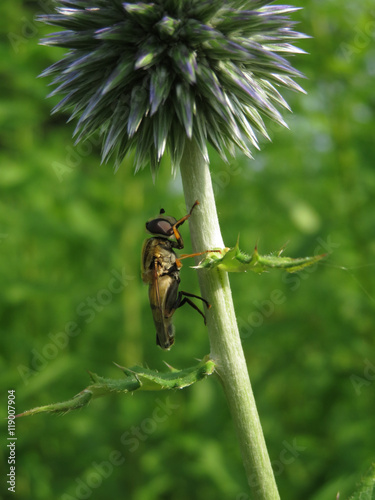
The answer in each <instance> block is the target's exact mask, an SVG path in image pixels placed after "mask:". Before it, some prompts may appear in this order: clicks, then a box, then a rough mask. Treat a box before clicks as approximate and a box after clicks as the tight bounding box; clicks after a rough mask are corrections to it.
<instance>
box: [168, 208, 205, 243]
mask: <svg viewBox="0 0 375 500" xmlns="http://www.w3.org/2000/svg"><path fill="white" fill-rule="evenodd" d="M197 205H199V201H198V200H197V201H196V202H195V203H194V205H193V206H192V207H191V209H190V212H189V213H188V214H186V215H184V216H183V217H182V219H180V220H178V221H177V222H176V224H174V226H172V229H173V234H174V236H175V238H176V241H177V248H180V249H181V248H184V240H183V239H182V236H181V234H180V231H179V230H178V229H177V228H178V227H180V226H181V224H183V223H184V222H185V221H186V220H187V219H188V218H189V217H190V216H191V213H192V211H193V209H194V208H195V207H196V206H197Z"/></svg>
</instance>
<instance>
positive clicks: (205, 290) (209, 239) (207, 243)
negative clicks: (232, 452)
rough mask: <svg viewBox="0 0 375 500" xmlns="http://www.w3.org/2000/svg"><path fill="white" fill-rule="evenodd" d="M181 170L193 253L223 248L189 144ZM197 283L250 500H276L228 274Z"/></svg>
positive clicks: (206, 178) (202, 170)
mask: <svg viewBox="0 0 375 500" xmlns="http://www.w3.org/2000/svg"><path fill="white" fill-rule="evenodd" d="M180 170H181V177H182V183H183V188H184V194H185V201H186V206H187V209H189V210H190V208H191V207H192V205H193V203H194V201H195V200H199V203H200V206H199V207H197V209H196V210H194V211H193V214H192V216H191V218H190V219H189V224H190V233H191V240H192V246H193V251H194V252H200V251H203V250H209V249H214V248H218V247H219V248H222V247H224V244H223V239H222V236H221V232H220V227H219V221H218V217H217V211H216V204H215V198H214V193H213V188H212V182H211V174H210V170H209V167H208V165H207V164H206V163H205V161H204V159H203V157H202V154H201V152H200V150H199V148H198V146H197V145H196V143H195V142H194V141H189V142H188V141H187V142H186V145H185V150H184V155H183V158H182V161H181V166H180ZM198 277H199V284H200V288H201V293H202V296H203V297H204V298H205V299H207V300H208V301H209V303H210V304H211V305H212V308H211V309H210V310H209V311H207V329H208V334H209V339H210V345H211V353H210V355H211V357H212V359H213V360H214V361H215V363H216V364H217V373H218V375H219V377H220V380H221V382H222V385H223V387H224V391H225V394H226V397H227V400H228V405H229V408H230V411H231V414H232V418H233V421H234V424H235V427H236V430H237V435H238V439H239V443H240V448H241V453H242V459H243V463H244V467H245V470H246V474H247V478H248V482H249V485H250V488H251V492H252V495H253V498H254V499H256V500H277V499H279V498H280V497H279V493H278V490H277V486H276V482H275V478H274V475H273V471H272V467H271V462H270V459H269V456H268V452H267V447H266V443H265V440H264V436H263V431H262V427H261V424H260V420H259V416H258V412H257V409H256V404H255V400H254V395H253V392H252V389H251V385H250V379H249V375H248V371H247V366H246V361H245V357H244V353H243V350H242V345H241V339H240V335H239V331H238V326H237V320H236V316H235V312H234V306H233V300H232V293H231V289H230V285H229V279H228V274H227V273H226V272H223V271H219V270H218V269H214V270H210V271H208V270H204V269H202V270H199V272H198Z"/></svg>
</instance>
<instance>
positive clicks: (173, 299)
mask: <svg viewBox="0 0 375 500" xmlns="http://www.w3.org/2000/svg"><path fill="white" fill-rule="evenodd" d="M197 205H199V202H198V201H196V202H195V203H194V205H193V206H192V207H191V210H190V212H189V213H188V214H186V215H185V216H184V217H182V218H181V219H179V220H176V219H175V218H174V217H169V216H166V215H164V213H165V211H164V210H163V209H161V210H160V213H159V215H158V216H157V217H156V218H154V219H150V220H149V221H147V222H146V230H147V231H148V232H149V233H151V234H152V235H153V236H152V237H151V238H149V239H147V240H146V241H145V242H144V244H143V248H142V280H143V281H144V282H145V283H148V284H149V289H148V295H149V300H150V306H151V310H152V316H153V318H154V323H155V327H156V343H157V345H159V346H160V347H161V348H162V349H170V348H171V347H172V345H173V343H174V327H173V325H172V316H173V314H174V312H175V310H176V309H178V308H179V307H181V306H183V305H184V304H189V305H190V306H191V307H193V308H194V309H195V310H196V311H198V312H199V314H201V315H202V316H203V319H204V322H205V323H206V317H205V315H204V314H203V312H202V311H201V310H200V309H199V308H198V307H197V306H196V305H195V304H194V302H192V301H191V300H190V298H189V297H195V298H196V299H200V300H202V302H204V303H205V304H206V306H207V307H208V308H210V307H211V306H210V304H209V303H208V302H207V301H206V300H205V299H203V298H202V297H199V296H198V295H194V294H192V293H188V292H183V291H179V290H178V287H179V284H180V269H181V267H182V264H181V259H184V258H186V257H193V256H195V255H200V254H191V255H183V256H181V257H180V258H177V255H176V254H175V252H174V248H178V249H182V248H184V241H183V239H182V236H181V233H180V231H179V230H178V228H179V227H180V226H181V225H182V224H183V223H184V222H185V221H186V220H187V219H188V218H189V217H190V215H191V213H192V211H193V210H194V208H195V207H196V206H197ZM172 237H174V238H175V240H176V241H174V240H170V238H172Z"/></svg>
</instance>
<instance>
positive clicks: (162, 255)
mask: <svg viewBox="0 0 375 500" xmlns="http://www.w3.org/2000/svg"><path fill="white" fill-rule="evenodd" d="M155 266H156V272H157V275H158V276H160V275H162V274H165V273H167V272H168V271H169V270H171V268H173V267H176V254H175V253H174V251H173V247H172V243H171V242H170V241H169V240H168V239H166V238H159V237H158V238H149V239H147V240H146V241H145V242H144V244H143V248H142V261H141V268H142V279H143V281H144V282H145V283H150V282H151V280H152V277H153V275H154V272H155Z"/></svg>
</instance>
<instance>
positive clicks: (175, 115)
mask: <svg viewBox="0 0 375 500" xmlns="http://www.w3.org/2000/svg"><path fill="white" fill-rule="evenodd" d="M272 3H273V2H270V1H266V0H247V1H246V0H242V1H239V0H153V1H152V2H149V1H143V2H121V1H120V0H92V1H91V2H88V1H85V0H60V1H58V2H57V7H56V13H55V14H46V15H42V16H39V20H41V21H43V22H45V23H48V24H52V25H56V26H59V27H62V28H63V29H64V30H63V31H60V32H58V33H52V34H50V35H49V36H48V37H47V38H46V39H43V40H42V41H41V43H42V44H45V45H54V46H59V47H64V48H67V49H68V52H67V54H66V55H65V57H64V58H63V59H61V60H60V61H58V62H56V63H55V64H53V65H52V66H51V67H49V68H48V69H47V70H46V71H44V72H43V73H42V76H47V75H52V76H53V77H54V78H53V82H52V83H53V84H55V85H57V87H56V88H55V90H54V91H53V92H52V93H51V94H50V95H54V94H64V97H63V99H62V100H61V101H60V102H59V104H58V105H57V106H56V107H55V108H54V109H53V112H57V111H61V110H64V111H69V112H70V113H71V116H70V119H73V118H78V123H77V127H76V130H75V135H76V136H77V142H78V141H79V140H81V139H86V138H87V137H89V136H90V135H91V134H92V133H94V132H96V131H99V132H100V134H101V135H102V136H103V149H102V160H103V161H105V162H107V161H108V159H109V158H110V157H111V156H112V155H113V156H114V157H115V164H116V167H118V166H119V165H120V163H121V161H122V160H123V158H124V157H125V155H126V154H127V153H128V152H129V151H131V150H133V149H134V150H135V153H136V155H135V157H136V170H138V169H140V168H143V167H144V166H145V165H146V164H148V163H149V164H150V166H151V170H152V171H153V172H155V171H156V170H157V168H158V166H159V164H160V160H161V158H162V157H163V155H164V153H165V152H166V151H169V154H170V158H171V164H172V169H173V170H174V169H175V168H176V167H178V165H179V162H180V159H181V156H182V153H183V150H184V144H185V141H186V140H189V139H194V140H195V141H196V142H197V144H198V146H199V148H200V150H201V152H202V154H203V156H204V158H205V160H206V161H207V162H208V161H209V159H208V152H207V143H210V144H211V145H212V146H213V147H214V148H215V149H216V150H217V151H218V152H219V154H220V155H221V156H222V157H223V158H224V159H226V153H227V152H229V153H230V154H232V155H233V154H234V152H235V147H238V148H239V149H240V150H241V151H243V152H244V153H245V154H247V155H249V156H251V153H250V148H251V147H252V146H254V147H256V148H257V147H258V140H257V134H261V135H263V136H265V137H268V135H267V131H266V127H265V125H264V122H263V118H262V117H268V118H270V119H271V120H273V121H276V122H278V123H280V124H282V125H284V126H285V125H286V124H285V122H284V120H283V118H282V116H281V114H280V112H279V110H278V108H280V107H284V108H287V109H288V105H287V103H286V102H285V100H284V99H283V97H282V96H281V94H280V93H279V91H278V88H280V87H286V88H289V89H293V90H297V91H302V89H301V87H300V86H299V85H298V84H297V83H296V82H295V81H294V78H295V77H300V76H302V75H301V74H300V73H299V72H298V71H297V70H295V69H294V68H293V67H292V66H291V64H290V62H289V61H288V59H287V58H286V57H287V56H290V55H293V54H296V53H301V52H303V51H302V50H301V49H298V48H296V47H295V46H294V45H293V44H292V43H293V42H294V41H295V40H298V39H300V38H304V37H305V35H303V34H301V33H298V32H297V31H294V29H293V26H294V24H295V23H294V22H292V21H291V20H290V18H289V14H290V13H292V12H293V11H294V10H297V9H296V8H293V7H290V6H284V5H271V4H272Z"/></svg>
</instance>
